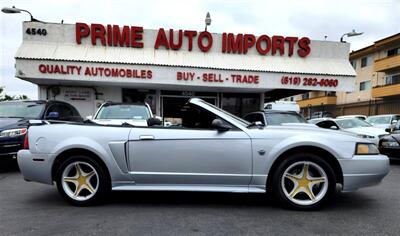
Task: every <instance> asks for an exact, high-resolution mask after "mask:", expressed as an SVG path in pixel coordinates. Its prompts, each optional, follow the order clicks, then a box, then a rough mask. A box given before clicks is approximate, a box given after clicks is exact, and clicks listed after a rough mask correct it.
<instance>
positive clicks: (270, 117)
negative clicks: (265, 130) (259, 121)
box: [265, 113, 307, 125]
mask: <svg viewBox="0 0 400 236" xmlns="http://www.w3.org/2000/svg"><path fill="white" fill-rule="evenodd" d="M265 116H266V119H267V125H282V124H283V123H307V121H306V120H305V119H304V118H303V117H302V116H300V115H298V114H296V113H266V114H265Z"/></svg>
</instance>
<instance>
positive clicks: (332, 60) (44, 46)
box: [15, 41, 356, 77]
mask: <svg viewBox="0 0 400 236" xmlns="http://www.w3.org/2000/svg"><path fill="white" fill-rule="evenodd" d="M321 43H322V42H321V41H312V45H311V46H312V48H313V49H314V51H313V52H312V55H310V56H308V57H307V58H301V57H281V56H279V55H275V56H270V55H269V56H260V55H256V54H248V55H237V54H223V53H215V52H208V53H202V52H195V51H191V52H188V51H182V50H181V51H173V50H154V49H153V48H140V49H135V48H123V47H103V46H91V45H76V44H66V43H63V44H58V43H54V42H46V43H44V42H40V41H26V42H24V43H23V44H22V45H21V46H20V47H19V49H18V51H17V53H16V55H15V58H16V59H33V60H52V61H76V62H96V63H113V64H134V65H155V66H172V67H189V68H204V69H219V70H238V71H255V72H277V73H300V74H314V75H331V76H350V77H353V76H355V75H356V73H355V71H354V69H353V68H352V66H351V65H350V63H349V61H348V59H347V58H343V57H342V58H340V57H339V58H338V57H335V56H334V54H335V53H337V52H336V51H343V46H342V45H341V44H340V43H334V42H326V43H330V44H331V45H330V47H328V48H327V47H324V50H325V51H324V52H323V53H324V55H323V57H320V56H319V51H318V44H321ZM326 50H329V52H326ZM326 54H328V55H329V54H332V56H330V57H327V56H326ZM340 54H342V55H343V52H340Z"/></svg>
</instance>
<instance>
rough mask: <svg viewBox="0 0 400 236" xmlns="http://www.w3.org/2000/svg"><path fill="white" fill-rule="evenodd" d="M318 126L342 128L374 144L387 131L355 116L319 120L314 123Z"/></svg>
mask: <svg viewBox="0 0 400 236" xmlns="http://www.w3.org/2000/svg"><path fill="white" fill-rule="evenodd" d="M315 125H317V126H318V127H321V128H325V129H334V130H342V131H345V132H349V133H354V134H356V135H357V136H358V137H360V138H365V139H368V140H370V141H372V142H374V143H375V144H376V145H378V143H379V139H380V138H382V137H383V136H385V135H387V134H388V132H385V131H383V130H382V129H380V128H376V127H373V126H372V125H371V124H369V123H368V122H366V121H363V120H360V119H357V118H344V119H330V118H327V119H325V120H320V121H318V122H316V123H315Z"/></svg>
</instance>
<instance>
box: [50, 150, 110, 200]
mask: <svg viewBox="0 0 400 236" xmlns="http://www.w3.org/2000/svg"><path fill="white" fill-rule="evenodd" d="M56 183H57V189H58V191H59V192H60V194H61V195H62V196H63V197H64V198H65V199H66V200H67V201H68V202H70V203H71V204H73V205H76V206H85V205H93V204H95V203H98V202H99V201H100V200H103V198H104V195H105V194H106V193H107V192H108V191H109V180H108V178H107V175H106V173H105V171H104V170H103V168H102V167H101V166H100V165H99V164H98V163H97V162H96V161H94V160H93V159H92V158H89V157H87V156H80V155H77V156H71V157H69V158H67V159H66V160H65V161H64V162H63V163H62V164H61V165H60V168H59V169H58V171H57V176H56Z"/></svg>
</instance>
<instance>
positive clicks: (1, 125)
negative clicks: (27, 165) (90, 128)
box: [0, 101, 83, 158]
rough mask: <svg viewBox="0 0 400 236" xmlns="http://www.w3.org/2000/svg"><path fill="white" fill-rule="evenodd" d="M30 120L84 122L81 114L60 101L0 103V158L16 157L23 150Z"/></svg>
mask: <svg viewBox="0 0 400 236" xmlns="http://www.w3.org/2000/svg"><path fill="white" fill-rule="evenodd" d="M30 119H35V120H62V121H72V122H82V121H83V119H82V117H81V116H80V115H79V112H78V111H77V110H76V109H75V108H74V107H73V106H71V105H70V104H68V103H66V102H60V101H9V102H0V158H4V157H16V155H17V152H18V151H19V150H20V149H22V148H23V145H24V137H25V134H26V132H27V127H28V125H29V123H28V121H29V120H30Z"/></svg>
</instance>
